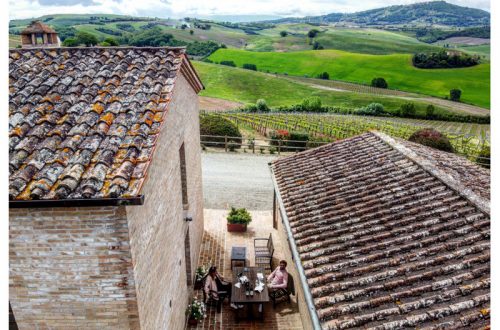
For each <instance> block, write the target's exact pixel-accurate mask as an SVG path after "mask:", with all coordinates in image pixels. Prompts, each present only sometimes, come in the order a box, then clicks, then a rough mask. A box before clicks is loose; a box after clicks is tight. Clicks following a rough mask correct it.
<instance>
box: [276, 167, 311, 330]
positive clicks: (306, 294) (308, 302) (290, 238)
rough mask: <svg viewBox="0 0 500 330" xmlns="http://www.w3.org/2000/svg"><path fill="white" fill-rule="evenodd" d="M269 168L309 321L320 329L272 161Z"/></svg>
mask: <svg viewBox="0 0 500 330" xmlns="http://www.w3.org/2000/svg"><path fill="white" fill-rule="evenodd" d="M269 170H270V171H271V178H272V181H273V186H274V191H275V193H276V199H277V200H278V207H279V209H280V211H281V212H280V213H281V216H282V219H283V224H284V227H285V230H286V234H287V236H288V243H289V246H290V250H291V251H290V252H291V253H292V257H293V260H294V263H295V267H297V271H298V273H299V279H300V284H301V285H302V289H303V290H304V299H305V302H306V305H307V308H308V311H309V315H310V316H311V322H312V325H313V327H314V329H315V330H320V329H321V323H320V321H319V317H318V313H317V310H316V306H314V299H313V297H312V294H311V289H310V288H309V284H308V283H307V277H306V274H305V271H304V268H303V267H302V263H301V261H300V255H299V252H298V249H297V245H296V244H295V239H294V237H293V234H292V228H291V227H290V223H289V222H288V216H287V213H286V210H285V205H284V204H283V199H282V198H281V194H280V190H279V186H278V182H277V181H276V177H275V176H274V170H273V166H272V163H269Z"/></svg>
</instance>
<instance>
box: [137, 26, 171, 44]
mask: <svg viewBox="0 0 500 330" xmlns="http://www.w3.org/2000/svg"><path fill="white" fill-rule="evenodd" d="M129 44H130V45H131V46H137V47H144V46H152V47H163V46H174V45H175V46H177V45H178V42H176V40H175V39H174V37H173V36H172V35H171V34H168V33H164V32H163V31H162V30H161V29H160V28H159V27H153V28H151V29H149V30H146V31H142V32H140V33H137V34H135V35H134V36H132V37H131V38H130V41H129Z"/></svg>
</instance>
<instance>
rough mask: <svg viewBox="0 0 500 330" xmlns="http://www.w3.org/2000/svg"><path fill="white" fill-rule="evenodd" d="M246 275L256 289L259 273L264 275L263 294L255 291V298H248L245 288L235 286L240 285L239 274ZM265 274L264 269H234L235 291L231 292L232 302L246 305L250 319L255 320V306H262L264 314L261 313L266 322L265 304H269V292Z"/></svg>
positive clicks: (237, 315)
mask: <svg viewBox="0 0 500 330" xmlns="http://www.w3.org/2000/svg"><path fill="white" fill-rule="evenodd" d="M240 273H241V274H243V275H245V276H246V277H247V278H248V280H249V282H250V284H251V285H252V286H254V287H255V280H256V279H257V273H262V275H263V276H264V279H263V280H262V282H263V283H264V289H263V290H262V292H257V291H254V294H253V296H249V297H247V296H246V295H245V286H244V285H243V284H241V286H240V287H239V288H238V287H236V286H235V284H236V283H240V282H239V279H238V274H240ZM265 279H266V278H265V274H264V268H262V267H234V269H233V289H232V290H231V291H232V292H231V302H232V303H235V304H236V305H244V306H245V307H246V308H247V317H248V318H249V319H253V318H254V313H253V307H254V306H255V305H257V306H259V305H262V312H261V313H260V314H261V315H260V317H261V320H264V304H265V303H267V302H269V290H268V288H267V285H266V284H265ZM236 319H237V320H239V313H238V311H236Z"/></svg>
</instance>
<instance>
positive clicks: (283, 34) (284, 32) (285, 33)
mask: <svg viewBox="0 0 500 330" xmlns="http://www.w3.org/2000/svg"><path fill="white" fill-rule="evenodd" d="M287 35H288V32H286V31H281V32H280V36H282V37H283V38H284V37H286V36H287Z"/></svg>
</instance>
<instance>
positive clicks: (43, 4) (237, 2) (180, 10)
mask: <svg viewBox="0 0 500 330" xmlns="http://www.w3.org/2000/svg"><path fill="white" fill-rule="evenodd" d="M423 1H425V0H421V1H420V0H363V1H352V0H302V1H296V0H295V1H294V0H252V1H248V0H183V1H178V0H9V18H10V19H16V18H32V17H39V16H42V15H50V14H70V13H71V14H96V13H102V14H121V15H133V16H149V17H161V18H168V17H170V18H181V17H186V16H189V17H194V16H209V15H263V14H265V15H278V16H287V17H288V16H293V17H302V16H308V15H310V16H311V15H324V14H329V13H334V12H342V13H350V12H356V11H362V10H368V9H373V8H380V7H385V6H390V5H401V4H409V3H415V2H423ZM447 2H449V3H453V4H457V5H460V6H465V7H472V8H479V9H483V10H487V11H490V1H489V0H447Z"/></svg>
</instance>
